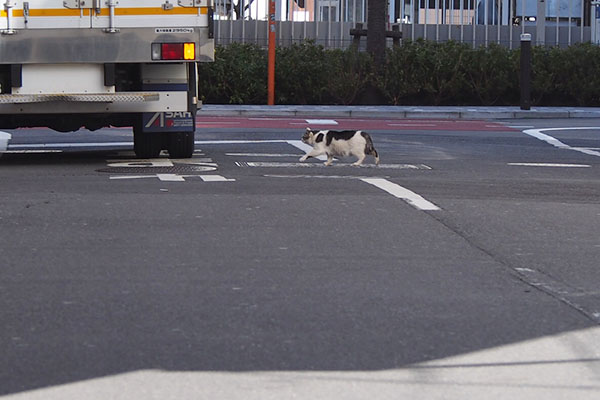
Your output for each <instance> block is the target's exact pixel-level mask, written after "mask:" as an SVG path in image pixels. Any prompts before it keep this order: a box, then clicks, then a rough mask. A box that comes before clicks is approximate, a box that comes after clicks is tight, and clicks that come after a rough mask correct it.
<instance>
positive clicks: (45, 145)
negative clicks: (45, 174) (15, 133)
mask: <svg viewBox="0 0 600 400" xmlns="http://www.w3.org/2000/svg"><path fill="white" fill-rule="evenodd" d="M121 146H133V142H102V143H37V144H15V145H11V146H10V148H11V149H46V148H54V147H62V148H78V147H121Z"/></svg>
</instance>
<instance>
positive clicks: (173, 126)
mask: <svg viewBox="0 0 600 400" xmlns="http://www.w3.org/2000/svg"><path fill="white" fill-rule="evenodd" d="M195 130H196V120H195V118H194V116H193V115H192V113H191V112H189V111H182V112H179V111H174V112H168V111H167V112H155V113H144V114H143V116H142V131H144V132H194V131H195Z"/></svg>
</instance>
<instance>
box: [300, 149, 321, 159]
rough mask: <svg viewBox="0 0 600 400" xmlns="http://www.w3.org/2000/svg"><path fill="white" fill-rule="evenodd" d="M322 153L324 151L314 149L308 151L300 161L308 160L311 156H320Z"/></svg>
mask: <svg viewBox="0 0 600 400" xmlns="http://www.w3.org/2000/svg"><path fill="white" fill-rule="evenodd" d="M322 154H323V151H321V150H315V149H312V150H311V151H310V152H308V153H306V154H305V155H303V156H302V157H300V162H304V161H306V160H307V159H308V158H309V157H315V158H317V157H318V156H320V155H322Z"/></svg>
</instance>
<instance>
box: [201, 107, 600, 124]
mask: <svg viewBox="0 0 600 400" xmlns="http://www.w3.org/2000/svg"><path fill="white" fill-rule="evenodd" d="M197 115H198V116H206V117H209V116H210V117H253V116H254V117H256V116H262V117H312V118H318V117H339V118H396V119H400V118H406V119H418V118H433V119H469V120H488V119H551V118H556V119H559V118H563V119H564V118H600V108H591V107H590V108H570V107H569V108H567V107H533V108H532V109H531V110H521V109H520V108H519V107H468V106H465V107H403V106H304V105H298V106H251V105H214V104H206V105H203V106H202V108H201V109H200V110H199V111H198V113H197Z"/></svg>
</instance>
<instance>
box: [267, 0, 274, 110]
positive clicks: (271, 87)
mask: <svg viewBox="0 0 600 400" xmlns="http://www.w3.org/2000/svg"><path fill="white" fill-rule="evenodd" d="M267 94H268V100H267V104H268V105H270V106H272V105H274V104H275V0H269V60H268V79H267Z"/></svg>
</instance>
